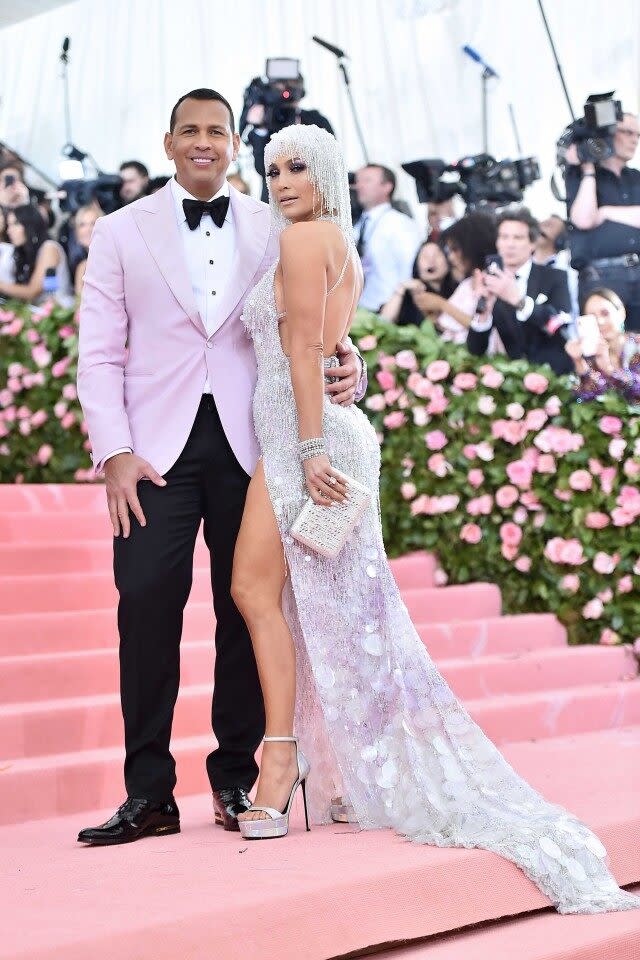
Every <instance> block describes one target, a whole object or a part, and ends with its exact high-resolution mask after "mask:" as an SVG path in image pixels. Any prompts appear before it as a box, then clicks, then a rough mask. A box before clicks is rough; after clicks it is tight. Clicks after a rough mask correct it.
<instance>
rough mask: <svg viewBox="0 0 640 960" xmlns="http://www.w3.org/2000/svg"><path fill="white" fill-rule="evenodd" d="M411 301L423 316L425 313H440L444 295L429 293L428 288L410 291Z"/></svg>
mask: <svg viewBox="0 0 640 960" xmlns="http://www.w3.org/2000/svg"><path fill="white" fill-rule="evenodd" d="M412 297H413V302H414V303H415V305H416V307H417V308H418V310H419V311H420V313H421V314H422V315H423V316H426V314H427V313H442V308H443V305H444V300H445V298H444V297H441V296H440V294H439V293H430V292H429V291H428V290H422V291H418V292H416V293H412Z"/></svg>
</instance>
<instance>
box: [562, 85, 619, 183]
mask: <svg viewBox="0 0 640 960" xmlns="http://www.w3.org/2000/svg"><path fill="white" fill-rule="evenodd" d="M613 94H614V91H613V90H612V91H611V92H610V93H592V94H591V96H590V97H587V102H586V103H585V105H584V117H580V119H579V120H574V121H573V123H570V124H569V126H568V127H565V129H564V130H563V132H562V135H561V137H560V139H559V140H558V142H557V143H556V160H557V163H558V165H559V166H566V163H567V159H566V157H567V150H568V148H569V147H570V146H572V144H574V143H575V145H576V148H577V151H578V160H579V161H580V163H601V162H602V161H603V160H607V159H608V158H609V157H611V156H613V138H614V136H615V132H616V125H617V123H618V120H622V104H621V103H620V101H619V100H614V99H613Z"/></svg>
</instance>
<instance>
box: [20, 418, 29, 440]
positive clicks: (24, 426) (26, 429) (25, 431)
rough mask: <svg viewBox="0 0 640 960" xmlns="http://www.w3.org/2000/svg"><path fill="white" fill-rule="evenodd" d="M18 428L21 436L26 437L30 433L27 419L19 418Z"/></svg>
mask: <svg viewBox="0 0 640 960" xmlns="http://www.w3.org/2000/svg"><path fill="white" fill-rule="evenodd" d="M18 429H19V431H20V433H21V434H22V436H23V437H28V436H29V434H30V433H31V424H30V422H29V421H28V420H21V421H20V425H19V427H18Z"/></svg>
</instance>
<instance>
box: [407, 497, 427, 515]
mask: <svg viewBox="0 0 640 960" xmlns="http://www.w3.org/2000/svg"><path fill="white" fill-rule="evenodd" d="M429 504H430V497H427V496H426V495H425V494H424V493H422V494H420V496H419V497H416V499H415V500H414V501H413V502H412V504H411V513H412V514H413V516H414V517H416V516H417V515H418V514H419V513H430V509H429Z"/></svg>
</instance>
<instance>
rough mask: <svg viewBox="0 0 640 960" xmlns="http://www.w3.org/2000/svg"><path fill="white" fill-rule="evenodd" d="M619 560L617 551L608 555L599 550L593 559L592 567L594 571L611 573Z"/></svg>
mask: <svg viewBox="0 0 640 960" xmlns="http://www.w3.org/2000/svg"><path fill="white" fill-rule="evenodd" d="M619 562H620V554H619V553H614V554H612V555H609V554H608V553H604V552H603V551H602V550H600V551H599V552H598V553H596V555H595V557H594V559H593V569H594V570H595V571H596V573H613V571H614V570H615V568H616V567H617V566H618V563H619Z"/></svg>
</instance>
